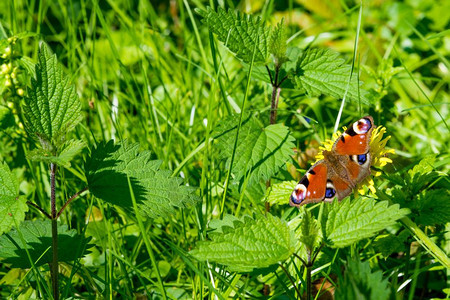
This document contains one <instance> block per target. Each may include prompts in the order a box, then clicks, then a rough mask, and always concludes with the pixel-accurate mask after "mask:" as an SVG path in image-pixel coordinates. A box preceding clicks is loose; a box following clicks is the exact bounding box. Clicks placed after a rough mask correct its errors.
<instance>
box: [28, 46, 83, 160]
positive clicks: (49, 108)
mask: <svg viewBox="0 0 450 300" xmlns="http://www.w3.org/2000/svg"><path fill="white" fill-rule="evenodd" d="M25 104H26V105H25V106H24V108H23V111H24V116H25V121H26V122H25V124H26V129H27V131H28V133H29V134H30V135H31V136H32V137H34V138H36V139H38V140H39V141H40V143H41V145H42V147H43V148H44V149H45V150H49V151H54V148H55V147H58V146H60V144H61V143H62V142H63V137H64V135H65V133H66V132H67V131H69V130H70V129H72V128H73V127H75V126H76V125H77V124H78V123H79V122H80V121H81V117H82V116H81V102H80V100H79V99H78V95H77V93H76V91H75V86H74V85H72V84H71V83H70V81H69V78H68V77H66V76H64V74H63V70H62V67H61V66H60V65H59V64H58V61H57V59H56V55H52V54H50V50H49V49H48V47H47V46H46V45H45V44H42V46H41V47H40V49H39V53H38V63H37V64H36V78H33V77H32V78H31V88H30V89H29V96H28V97H25Z"/></svg>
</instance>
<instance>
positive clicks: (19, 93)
mask: <svg viewBox="0 0 450 300" xmlns="http://www.w3.org/2000/svg"><path fill="white" fill-rule="evenodd" d="M24 94H25V91H24V90H23V89H17V95H19V96H20V97H23V95H24Z"/></svg>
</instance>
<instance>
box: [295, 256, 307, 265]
mask: <svg viewBox="0 0 450 300" xmlns="http://www.w3.org/2000/svg"><path fill="white" fill-rule="evenodd" d="M293 254H294V256H295V257H297V258H298V259H299V260H300V261H301V262H302V264H303V265H304V266H305V267H306V266H307V265H308V264H307V263H306V261H304V260H303V258H301V257H300V256H298V254H297V253H293Z"/></svg>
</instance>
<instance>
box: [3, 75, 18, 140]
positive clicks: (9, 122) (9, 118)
mask: <svg viewBox="0 0 450 300" xmlns="http://www.w3.org/2000/svg"><path fill="white" fill-rule="evenodd" d="M0 84H2V83H1V82H0ZM0 94H1V91H0ZM14 124H15V120H14V115H13V113H12V111H11V110H10V109H9V108H8V107H5V106H0V130H2V131H3V130H5V129H7V128H9V127H12V126H14Z"/></svg>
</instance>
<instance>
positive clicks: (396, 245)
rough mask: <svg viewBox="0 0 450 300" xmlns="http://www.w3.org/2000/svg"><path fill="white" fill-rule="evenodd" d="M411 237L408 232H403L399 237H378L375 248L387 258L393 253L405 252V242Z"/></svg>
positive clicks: (388, 235) (391, 235)
mask: <svg viewBox="0 0 450 300" xmlns="http://www.w3.org/2000/svg"><path fill="white" fill-rule="evenodd" d="M409 236H410V233H409V231H408V230H403V231H402V232H401V233H400V234H399V235H398V236H396V235H393V234H387V235H384V236H381V237H378V238H377V239H376V240H375V243H374V245H373V246H374V248H375V250H376V251H377V252H379V253H381V255H382V256H383V257H385V258H387V257H389V255H391V254H392V253H396V252H401V251H405V241H406V239H407V238H408V237H409Z"/></svg>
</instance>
